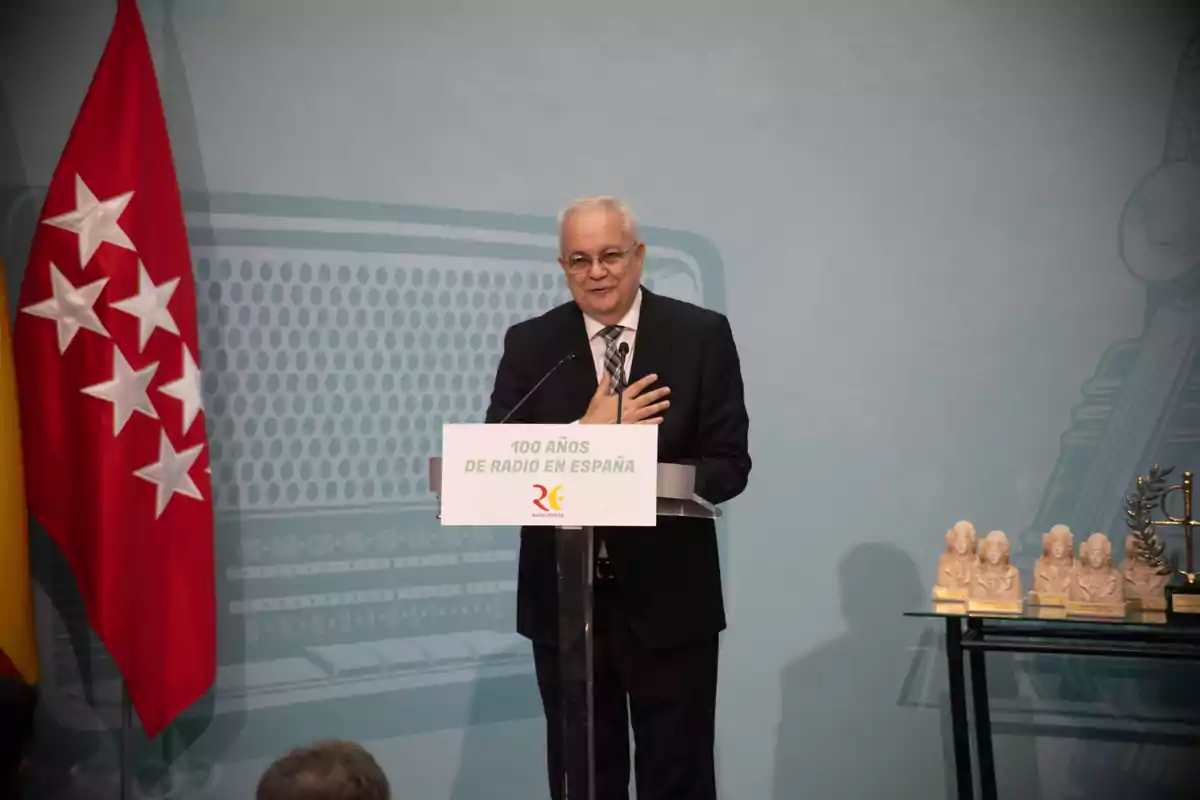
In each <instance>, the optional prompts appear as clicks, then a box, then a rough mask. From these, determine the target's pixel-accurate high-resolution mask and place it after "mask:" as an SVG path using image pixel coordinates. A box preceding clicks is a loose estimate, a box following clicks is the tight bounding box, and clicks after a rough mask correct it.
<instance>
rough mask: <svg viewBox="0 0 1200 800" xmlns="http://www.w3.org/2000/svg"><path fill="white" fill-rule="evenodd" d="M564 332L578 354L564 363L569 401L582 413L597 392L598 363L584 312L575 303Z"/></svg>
mask: <svg viewBox="0 0 1200 800" xmlns="http://www.w3.org/2000/svg"><path fill="white" fill-rule="evenodd" d="M563 334H564V337H565V341H567V342H569V343H570V345H571V352H573V353H576V354H577V355H576V356H575V358H574V360H573V361H571V362H570V363H568V364H564V365H563V370H564V371H565V372H566V373H567V392H568V395H567V402H568V404H569V406H570V408H571V409H578V412H577V413H578V414H580V415H582V414H583V412H584V411H586V410H587V407H588V402H589V401H590V400H591V399H592V395H593V394H595V393H596V365H595V362H594V361H592V348H591V344H590V343H589V342H588V335H587V328H585V327H584V324H583V312H582V311H580V310H579V306H577V305H575V304H574V303H572V304H571V314H570V319H569V322H568V323H567V330H565V331H564V332H563ZM572 413H576V412H574V411H573V412H572Z"/></svg>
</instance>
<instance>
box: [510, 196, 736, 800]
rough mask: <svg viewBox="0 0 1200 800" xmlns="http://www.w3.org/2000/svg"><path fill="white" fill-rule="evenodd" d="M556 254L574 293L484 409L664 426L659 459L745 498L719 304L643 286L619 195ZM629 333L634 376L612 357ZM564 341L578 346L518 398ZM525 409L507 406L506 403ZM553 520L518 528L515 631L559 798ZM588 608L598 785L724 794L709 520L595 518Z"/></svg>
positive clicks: (588, 211)
mask: <svg viewBox="0 0 1200 800" xmlns="http://www.w3.org/2000/svg"><path fill="white" fill-rule="evenodd" d="M559 244H560V255H559V263H560V264H561V265H562V268H563V271H564V273H565V274H566V279H567V284H568V286H569V287H570V289H571V295H572V297H573V298H574V301H573V302H570V303H567V304H564V305H561V306H559V307H557V308H554V309H551V310H550V311H548V312H546V313H545V314H543V315H542V316H540V317H537V318H535V319H531V320H527V321H525V322H522V323H519V324H517V325H514V326H513V327H511V328H510V329H509V330H508V333H507V334H506V336H505V339H504V354H503V356H502V357H501V359H500V366H499V368H498V370H497V373H496V383H495V387H494V389H493V391H492V398H491V404H490V406H489V408H488V412H487V421H488V422H499V421H501V420H503V419H504V418H505V417H506V415H508V414H510V413H512V416H511V417H510V418H509V421H510V422H522V423H573V422H578V423H580V424H607V423H613V422H616V413H617V403H616V392H621V393H622V395H623V401H622V402H623V413H622V422H624V423H636V424H651V425H657V426H658V457H659V461H662V462H671V463H686V464H694V465H695V466H696V492H697V493H698V494H699V495H701V496H702V497H704V498H705V499H707V500H709V501H710V502H712V503H722V502H724V501H726V500H729V499H730V498H733V497H736V496H737V495H738V494H740V493H741V492H742V490H743V489H744V488H745V487H746V481H747V478H748V476H749V474H750V455H749V452H748V450H747V431H748V428H749V417H748V415H747V413H746V405H745V401H744V399H743V390H742V376H741V366H740V363H739V360H738V354H737V349H736V347H735V345H734V341H733V333H732V331H731V330H730V327H729V322H728V320H726V318H725V317H724V316H722V315H721V314H718V313H716V312H713V311H707V310H705V309H702V308H699V307H697V306H694V305H690V304H688V303H684V302H681V301H678V300H673V299H670V298H667V297H663V296H660V295H656V294H653V293H652V292H650V291H648V290H647V289H645V288H643V287H642V286H641V278H642V261H643V258H644V257H645V252H646V248H645V245H644V244H643V243H642V242H641V241H640V240H639V239H638V235H637V228H636V224H635V222H634V219H633V216H632V214H631V213H630V212H629V210H628V208H626V207H625V206H624V204H622V203H620V202H619V201H617V200H615V199H613V198H605V197H600V198H587V199H584V200H580V201H577V202H576V203H574V204H572V205H571V206H569V207H568V208H567V209H566V210H565V211H564V212H563V213H562V215H561V216H560V218H559ZM622 344H625V345H628V347H629V350H628V353H627V357H626V362H625V363H626V365H627V366H628V380H625V376H624V375H623V372H624V370H623V369H622V368H621V367H620V366H619V365H618V362H619V360H620V359H619V357H618V353H619V348H620V347H621V345H622ZM568 353H578V354H579V355H578V357H576V358H573V359H571V360H569V361H567V362H566V363H564V364H562V366H561V367H560V368H559V369H558V370H557V371H556V372H554V374H552V375H551V376H550V377H549V378H548V379H547V380H546V382H545V383H544V384H543V385H542V386H541V387H539V388H538V389H537V391H536V392H534V393H533V394H532V396H530V397H529V398H528V400H526V402H525V403H524V404H522V405H520V407H519V408H518V407H517V406H518V404H519V403H520V400H521V398H522V397H524V396H525V395H526V393H527V392H529V391H530V390H531V389H533V387H534V385H535V384H536V383H537V381H538V380H539V379H540V378H542V377H543V376H544V375H546V374H547V373H548V372H550V371H551V370H552V369H553V368H554V367H555V364H556V362H558V361H559V360H560V359H562V358H563V357H564V356H565V355H567V354H568ZM514 408H515V409H516V411H515V412H513V409H514ZM554 536H555V534H554V530H553V529H552V528H538V527H527V528H524V529H522V531H521V556H520V565H519V568H518V589H517V629H518V631H519V632H520V633H521V634H522V635H524V636H526V637H528V638H529V639H531V640H532V641H533V648H534V662H535V666H536V670H537V678H538V686H539V688H540V690H541V694H542V703H543V707H544V709H545V712H546V720H547V734H548V735H547V740H548V746H547V761H548V766H549V772H550V792H551V795H552V796H553V797H554V798H555V800H560V798H561V796H562V787H561V775H562V771H563V770H562V758H563V756H562V752H561V735H560V731H561V730H562V723H561V719H560V718H559V709H560V707H561V706H560V698H561V696H560V693H559V679H558V673H559V664H558V653H557V642H558V597H557V579H556V550H555V539H554ZM594 586H595V595H594V596H595V607H594V612H593V614H594V627H593V630H594V631H595V636H594V657H593V658H594V663H595V667H594V670H595V681H594V684H593V692H594V697H595V706H594V707H595V720H596V734H595V736H596V738H595V754H596V797H597V798H598V800H612V799H614V798H628V796H629V773H630V764H629V738H628V731H629V727H630V723H632V727H633V734H634V740H635V744H636V759H635V760H636V763H635V767H636V770H635V772H636V781H637V796H638V800H683V799H684V798H688V800H708V799H710V798H715V797H716V796H717V790H716V776H715V770H714V764H713V738H714V712H715V705H716V690H717V642H718V634H719V633H720V632H721V631H722V630H724V628H725V609H724V602H723V599H722V596H721V575H720V565H719V563H718V557H717V539H716V529H715V526H714V524H713V522H712V520H698V519H684V518H673V517H664V518H662V519H660V520H659V521H658V525H657V526H656V528H655V529H654V530H647V529H644V528H628V529H622V528H598V529H597V530H596V575H595V578H594Z"/></svg>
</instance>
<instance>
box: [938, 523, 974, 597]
mask: <svg viewBox="0 0 1200 800" xmlns="http://www.w3.org/2000/svg"><path fill="white" fill-rule="evenodd" d="M978 565H979V556H978V555H976V553H975V526H974V525H972V524H971V523H970V522H967V521H966V520H965V519H964V520H959V521H958V522H956V523H954V527H953V528H951V529H950V530H948V531H946V552H944V553H942V555H941V556H940V557H939V558H938V570H937V582H936V583H935V584H934V585H933V599H934V600H936V601H942V602H946V601H951V602H965V601H966V599H967V593H968V591H969V590H970V587H971V575H973V574H974V572H975V569H976V567H977V566H978Z"/></svg>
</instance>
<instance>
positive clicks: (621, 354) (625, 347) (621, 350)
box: [613, 342, 629, 425]
mask: <svg viewBox="0 0 1200 800" xmlns="http://www.w3.org/2000/svg"><path fill="white" fill-rule="evenodd" d="M627 355H629V343H628V342H621V346H620V347H618V348H617V374H616V375H613V380H614V381H616V382H617V385H618V386H620V385H621V384H622V383H624V382H625V357H626V356H627ZM624 395H625V391H624V389H622V390H621V391H619V392H617V424H618V425H620V424H621V422H622V421H623V420H622V419H621V415H622V414H623V413H624V411H623V409H622V401H623V400H624V399H625V398H624Z"/></svg>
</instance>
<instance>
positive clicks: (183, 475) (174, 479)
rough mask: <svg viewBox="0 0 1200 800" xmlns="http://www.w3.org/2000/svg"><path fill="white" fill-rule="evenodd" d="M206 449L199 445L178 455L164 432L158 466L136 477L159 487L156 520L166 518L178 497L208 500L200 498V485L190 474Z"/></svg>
mask: <svg viewBox="0 0 1200 800" xmlns="http://www.w3.org/2000/svg"><path fill="white" fill-rule="evenodd" d="M203 449H204V445H202V444H198V445H196V446H195V447H189V448H188V449H187V450H184V451H182V452H179V453H177V452H175V448H174V447H172V446H171V440H170V439H168V438H167V432H166V431H162V433H161V438H160V439H159V440H158V462H157V463H154V464H147V465H146V466H144V467H142V468H141V469H139V470H136V471H134V473H133V474H134V475H136V476H137V477H139V478H141V479H142V480H144V481H149V482H150V483H153V484H155V486H156V488H157V490H158V491H157V495H156V497H155V502H154V518H155V519H158V518H159V517H161V516H162V512H163V509H165V508H166V507H167V503H169V502H171V498H172V497H174V496H175V495H176V494H181V495H184V496H185V497H191V498H192V499H194V500H203V499H204V495H202V494H200V490H199V489H198V488H197V487H196V482H195V481H193V480H192V476H191V475H189V474H188V470H190V469H191V468H192V464H195V463H196V459H197V458H199V457H200V451H201V450H203Z"/></svg>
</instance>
